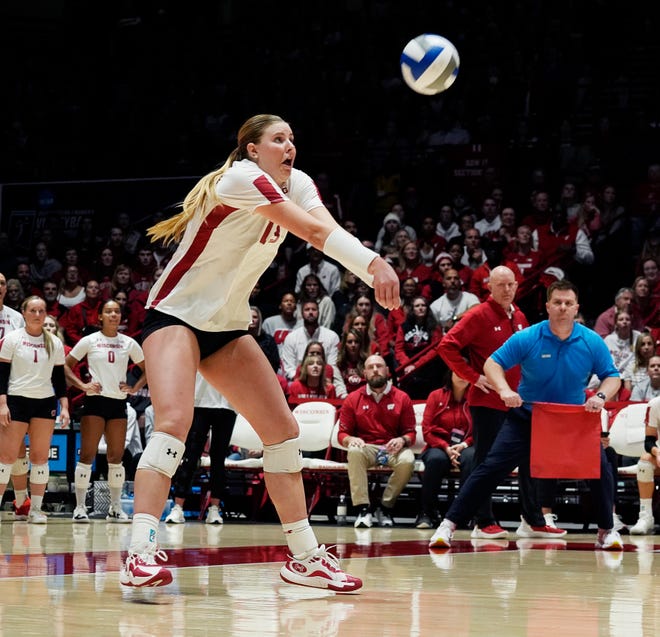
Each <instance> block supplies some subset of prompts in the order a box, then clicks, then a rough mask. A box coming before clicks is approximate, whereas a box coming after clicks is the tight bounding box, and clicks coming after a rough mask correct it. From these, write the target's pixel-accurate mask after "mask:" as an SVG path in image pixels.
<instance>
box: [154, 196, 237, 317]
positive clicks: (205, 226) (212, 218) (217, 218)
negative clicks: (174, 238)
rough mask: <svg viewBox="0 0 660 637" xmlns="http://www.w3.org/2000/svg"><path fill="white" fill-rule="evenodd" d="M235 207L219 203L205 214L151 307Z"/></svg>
mask: <svg viewBox="0 0 660 637" xmlns="http://www.w3.org/2000/svg"><path fill="white" fill-rule="evenodd" d="M234 210H237V208H230V207H229V206H225V205H223V204H220V205H219V206H216V207H215V208H213V210H211V212H210V213H209V214H208V215H207V217H206V219H205V220H204V222H203V223H202V225H201V227H200V229H199V230H198V231H197V235H196V236H195V238H194V239H193V242H192V244H191V246H190V248H188V251H187V252H186V253H185V254H184V255H183V259H181V261H179V263H177V264H176V265H175V266H174V268H173V269H172V271H171V272H170V273H169V274H168V275H167V278H166V279H165V281H164V282H163V285H162V287H161V288H160V291H159V292H158V296H156V298H155V299H154V300H153V302H152V304H151V307H156V306H157V305H158V303H160V302H161V301H162V300H163V299H164V298H165V297H166V296H167V295H168V294H169V293H170V292H171V291H172V290H173V289H174V288H175V287H176V286H177V285H178V283H179V281H181V279H182V278H183V275H184V274H185V273H186V272H188V270H189V269H190V267H191V266H192V264H193V263H195V261H196V260H197V259H198V258H199V255H200V254H202V252H203V251H204V248H206V245H207V244H208V242H209V239H210V238H211V234H212V232H213V231H214V230H215V229H216V228H217V227H218V226H219V225H220V224H221V223H222V222H223V221H224V220H225V219H226V218H227V217H228V216H229V215H230V214H231V213H232V212H234Z"/></svg>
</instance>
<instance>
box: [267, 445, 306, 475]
mask: <svg viewBox="0 0 660 637" xmlns="http://www.w3.org/2000/svg"><path fill="white" fill-rule="evenodd" d="M302 468H303V462H302V452H301V451H300V437H299V436H298V437H296V438H291V440H285V441H284V442H278V443H277V444H276V445H264V471H268V472H269V473H297V472H298V471H302Z"/></svg>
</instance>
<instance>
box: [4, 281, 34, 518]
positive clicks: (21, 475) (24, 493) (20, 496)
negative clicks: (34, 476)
mask: <svg viewBox="0 0 660 637" xmlns="http://www.w3.org/2000/svg"><path fill="white" fill-rule="evenodd" d="M6 294H7V279H6V277H5V275H4V274H2V273H1V272H0V340H2V339H3V338H4V337H5V335H6V334H9V332H13V331H14V330H17V329H18V328H19V327H23V326H24V325H25V321H24V320H23V315H22V314H21V313H20V312H17V311H16V310H15V309H13V308H11V307H8V306H6V305H5V295H6ZM29 466H30V463H29V462H28V459H27V452H26V450H25V441H23V442H21V448H20V449H19V451H18V458H17V459H16V462H15V463H14V466H13V467H12V470H11V482H12V486H13V487H14V502H13V506H14V519H15V520H27V518H28V513H29V512H30V498H29V497H28V489H27V474H28V469H29Z"/></svg>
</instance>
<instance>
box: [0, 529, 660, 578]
mask: <svg viewBox="0 0 660 637" xmlns="http://www.w3.org/2000/svg"><path fill="white" fill-rule="evenodd" d="M519 549H531V550H568V551H594V550H596V549H595V548H594V545H593V542H566V543H563V541H562V540H554V539H553V540H543V539H526V538H520V539H518V540H492V541H491V540H455V541H453V543H452V547H451V548H449V549H447V548H445V549H441V548H433V549H430V548H429V546H428V540H427V539H424V540H402V541H396V542H381V541H379V542H372V543H370V544H355V543H339V544H338V545H337V547H336V549H334V551H335V552H336V553H337V554H338V555H339V556H340V557H341V558H342V559H349V558H350V559H360V558H377V557H405V556H416V555H428V554H429V553H438V554H445V555H446V554H452V555H456V554H462V553H472V554H478V553H493V552H504V551H517V550H519ZM656 550H660V546H659V545H656V544H653V545H652V547H651V546H649V547H648V551H656ZM623 551H624V552H627V553H633V552H637V551H638V547H637V546H635V545H634V544H625V543H624V548H623ZM287 553H288V549H287V547H286V546H282V545H270V546H230V547H222V546H212V547H196V548H174V549H167V555H168V558H169V559H168V562H167V563H168V565H170V566H173V567H179V568H189V567H195V566H225V565H236V564H265V563H270V562H283V561H284V560H286V557H287ZM82 556H84V563H82V564H81V562H83V560H81V557H82ZM74 557H75V567H74ZM121 561H122V552H120V551H85V552H81V553H73V552H66V553H48V554H42V553H20V554H13V555H8V554H5V555H2V556H1V557H0V579H9V578H21V577H43V576H58V575H73V574H74V573H83V574H84V573H87V574H93V573H97V572H99V571H100V572H108V571H109V572H112V571H117V570H118V569H117V568H116V565H117V564H120V563H121ZM109 563H110V564H109ZM111 564H112V566H111Z"/></svg>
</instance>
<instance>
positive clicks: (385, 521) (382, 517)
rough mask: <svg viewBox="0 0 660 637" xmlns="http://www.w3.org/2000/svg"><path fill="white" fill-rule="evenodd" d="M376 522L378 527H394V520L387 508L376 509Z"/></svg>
mask: <svg viewBox="0 0 660 637" xmlns="http://www.w3.org/2000/svg"><path fill="white" fill-rule="evenodd" d="M376 521H377V522H378V526H384V527H392V526H394V518H393V517H392V512H391V510H390V509H388V508H387V507H380V508H378V510H377V511H376Z"/></svg>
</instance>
